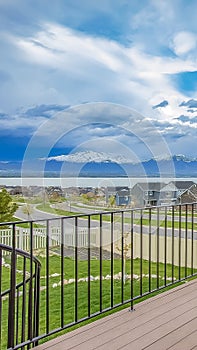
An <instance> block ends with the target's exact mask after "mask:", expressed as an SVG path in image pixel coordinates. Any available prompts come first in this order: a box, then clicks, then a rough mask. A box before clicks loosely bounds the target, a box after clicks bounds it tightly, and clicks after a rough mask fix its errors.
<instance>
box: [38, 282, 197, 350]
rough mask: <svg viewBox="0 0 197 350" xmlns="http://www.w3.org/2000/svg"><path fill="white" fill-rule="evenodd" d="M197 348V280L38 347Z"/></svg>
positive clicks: (76, 349)
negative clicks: (133, 309)
mask: <svg viewBox="0 0 197 350" xmlns="http://www.w3.org/2000/svg"><path fill="white" fill-rule="evenodd" d="M46 349H51V350H59V349H66V350H70V349H74V350H83V349H84V350H93V349H99V350H111V349H113V350H116V349H117V350H118V349H124V350H132V349H133V350H138V349H139V350H142V349H147V350H158V349H159V350H162V349H172V350H175V349H179V350H187V349H190V350H191V349H194V350H195V349H197V280H193V281H190V282H187V283H184V284H183V285H181V286H179V287H176V288H174V289H171V290H169V291H167V292H164V293H162V294H159V295H157V296H155V297H152V298H150V299H147V300H145V301H143V302H141V303H139V304H136V305H135V311H132V312H129V310H128V309H124V310H122V311H119V312H116V313H114V314H112V315H110V316H106V317H105V318H102V319H100V320H97V321H95V322H92V323H91V324H88V325H86V326H83V327H80V328H78V329H76V330H74V331H72V332H69V333H67V334H65V335H62V336H60V337H57V338H56V339H53V340H51V341H49V342H46V343H44V344H42V345H39V346H38V347H36V350H46Z"/></svg>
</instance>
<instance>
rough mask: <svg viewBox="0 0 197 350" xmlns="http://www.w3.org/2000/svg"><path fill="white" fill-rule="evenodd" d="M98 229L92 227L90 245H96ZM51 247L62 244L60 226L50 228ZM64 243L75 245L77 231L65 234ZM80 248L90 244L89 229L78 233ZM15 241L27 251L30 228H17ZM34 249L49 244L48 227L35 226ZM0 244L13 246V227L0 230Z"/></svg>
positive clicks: (18, 246)
mask: <svg viewBox="0 0 197 350" xmlns="http://www.w3.org/2000/svg"><path fill="white" fill-rule="evenodd" d="M97 231H98V230H97V229H96V228H95V229H91V233H90V245H91V246H95V244H96V234H97ZM48 237H49V238H48V239H49V247H54V246H58V245H60V244H61V241H62V237H61V230H60V228H59V227H51V228H50V229H49V235H48ZM63 238H64V245H65V246H69V247H74V246H75V233H74V229H73V232H69V233H65V234H64V237H63ZM77 240H78V244H77V246H78V247H79V248H81V247H87V246H88V230H87V229H81V230H78V235H77ZM15 242H16V248H18V249H22V250H25V251H29V250H30V230H29V229H24V228H20V227H19V228H16V230H15ZM32 243H33V249H42V248H46V244H47V229H46V228H34V229H33V242H32ZM0 244H5V245H8V246H12V229H4V230H0Z"/></svg>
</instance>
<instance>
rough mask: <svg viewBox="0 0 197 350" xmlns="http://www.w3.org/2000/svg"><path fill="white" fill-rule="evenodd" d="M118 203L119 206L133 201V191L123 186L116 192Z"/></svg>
mask: <svg viewBox="0 0 197 350" xmlns="http://www.w3.org/2000/svg"><path fill="white" fill-rule="evenodd" d="M115 198H116V205H117V206H121V205H124V206H127V205H129V204H130V203H131V193H130V190H129V189H126V188H123V189H121V190H119V191H117V192H116V195H115Z"/></svg>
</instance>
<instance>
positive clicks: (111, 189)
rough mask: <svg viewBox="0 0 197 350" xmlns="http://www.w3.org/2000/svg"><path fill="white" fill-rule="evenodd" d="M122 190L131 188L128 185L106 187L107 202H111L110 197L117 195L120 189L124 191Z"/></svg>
mask: <svg viewBox="0 0 197 350" xmlns="http://www.w3.org/2000/svg"><path fill="white" fill-rule="evenodd" d="M122 190H126V191H129V188H128V186H114V187H113V186H109V187H106V188H105V199H106V203H107V204H108V203H109V199H110V197H112V196H114V197H116V194H117V193H118V192H119V191H122Z"/></svg>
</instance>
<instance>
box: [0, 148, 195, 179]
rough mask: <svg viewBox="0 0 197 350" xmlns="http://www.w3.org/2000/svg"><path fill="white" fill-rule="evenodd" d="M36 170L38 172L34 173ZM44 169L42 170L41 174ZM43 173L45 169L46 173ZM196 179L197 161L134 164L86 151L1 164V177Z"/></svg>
mask: <svg viewBox="0 0 197 350" xmlns="http://www.w3.org/2000/svg"><path fill="white" fill-rule="evenodd" d="M32 168H34V169H36V170H32ZM39 169H40V170H39ZM42 169H44V170H43V171H42ZM18 176H27V177H28V176H32V177H34V176H35V177H36V176H37V177H38V176H44V177H60V176H64V177H72V176H73V177H127V176H129V177H161V176H166V177H171V176H176V177H196V176H197V158H191V157H186V156H184V155H174V156H172V157H170V156H169V155H168V156H165V155H164V156H161V157H157V158H151V159H148V160H144V161H142V162H140V161H132V160H129V159H127V158H126V157H124V156H122V155H117V156H114V155H111V154H109V153H104V152H93V151H84V152H77V153H73V154H70V155H60V156H57V157H56V156H54V157H49V158H46V159H38V160H36V161H35V162H34V166H33V167H32V161H31V162H29V164H28V162H26V163H25V162H22V161H18V162H0V177H18Z"/></svg>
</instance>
